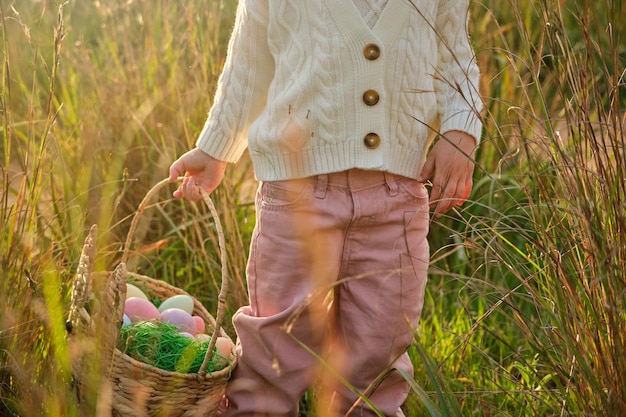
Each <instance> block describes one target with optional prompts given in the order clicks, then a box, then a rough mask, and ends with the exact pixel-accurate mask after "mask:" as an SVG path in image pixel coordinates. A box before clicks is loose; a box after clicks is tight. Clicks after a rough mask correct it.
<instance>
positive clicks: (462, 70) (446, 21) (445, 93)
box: [435, 0, 482, 144]
mask: <svg viewBox="0 0 626 417" xmlns="http://www.w3.org/2000/svg"><path fill="white" fill-rule="evenodd" d="M468 10H469V1H468V0H464V1H460V0H448V1H442V2H441V4H440V5H439V12H438V15H437V22H436V30H437V35H438V36H439V45H438V49H439V62H438V64H437V74H436V77H435V78H436V83H435V85H436V92H437V104H438V107H439V112H440V114H439V116H440V121H441V127H440V131H441V133H445V132H449V131H451V130H460V131H463V132H466V133H468V134H470V135H471V136H473V137H474V139H476V143H477V144H478V143H479V142H480V136H481V130H482V122H481V120H480V111H481V110H482V101H481V98H480V93H479V87H478V78H479V69H478V66H477V64H476V59H475V56H474V51H473V49H472V46H471V44H470V41H469V37H468V33H467V21H468V14H469V11H468Z"/></svg>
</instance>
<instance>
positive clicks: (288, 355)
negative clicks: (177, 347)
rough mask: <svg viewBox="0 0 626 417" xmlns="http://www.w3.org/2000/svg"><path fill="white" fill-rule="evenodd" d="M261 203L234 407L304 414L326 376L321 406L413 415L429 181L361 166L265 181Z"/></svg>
mask: <svg viewBox="0 0 626 417" xmlns="http://www.w3.org/2000/svg"><path fill="white" fill-rule="evenodd" d="M256 208H257V223H256V226H255V231H254V235H253V240H252V244H251V249H250V258H249V263H248V271H247V273H248V277H247V278H248V290H249V296H250V305H249V306H246V307H243V308H241V309H240V310H239V311H238V312H237V313H236V314H235V316H234V318H233V322H234V325H235V329H236V331H237V336H238V341H237V354H238V355H239V364H238V367H237V368H236V370H235V371H234V374H233V377H232V380H231V382H230V383H229V385H228V388H227V398H228V402H229V409H228V411H227V412H226V413H225V414H224V415H225V416H228V417H234V416H246V417H251V416H264V417H269V416H271V417H278V416H280V417H283V416H289V417H292V416H296V415H297V413H298V404H299V400H300V398H301V396H302V395H303V394H304V393H305V392H306V391H307V389H308V388H309V387H312V386H315V387H316V388H318V389H316V390H315V392H318V393H319V394H318V395H317V398H318V399H319V403H318V404H317V405H316V409H317V415H320V416H328V417H334V416H344V415H350V416H375V415H376V413H375V412H374V411H372V406H373V407H375V408H376V409H377V410H379V411H380V412H382V413H383V414H384V415H386V416H402V415H403V414H402V411H401V410H400V406H401V405H402V403H403V402H404V400H405V399H406V397H407V395H408V392H409V385H408V383H407V382H406V379H405V378H404V377H403V376H402V375H401V374H400V372H398V370H402V371H404V372H405V373H406V374H407V375H409V376H412V375H413V367H412V365H411V362H410V360H409V357H408V355H407V353H406V350H407V348H408V347H409V346H410V344H411V342H412V341H413V336H414V331H415V328H416V327H417V325H418V321H419V317H420V313H421V310H422V305H423V300H424V287H425V285H426V276H427V268H428V260H429V248H428V242H427V233H428V226H429V216H428V194H427V191H426V189H425V188H424V186H423V184H421V183H419V182H417V181H415V180H412V179H409V178H405V177H400V176H397V175H393V174H389V173H384V172H380V171H364V170H357V169H353V170H349V171H345V172H339V173H333V174H328V175H319V176H316V177H312V178H306V179H302V180H290V181H278V182H265V183H262V184H261V186H260V188H259V192H258V194H257V207H256ZM363 396H365V397H366V399H364V398H362V397H363Z"/></svg>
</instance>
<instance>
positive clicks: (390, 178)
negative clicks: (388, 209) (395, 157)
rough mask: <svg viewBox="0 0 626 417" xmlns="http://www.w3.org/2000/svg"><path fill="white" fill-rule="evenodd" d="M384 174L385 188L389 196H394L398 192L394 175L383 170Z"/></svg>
mask: <svg viewBox="0 0 626 417" xmlns="http://www.w3.org/2000/svg"><path fill="white" fill-rule="evenodd" d="M383 174H384V175H385V183H386V184H387V190H388V191H389V195H390V196H392V197H393V196H396V195H397V194H398V183H397V182H396V177H395V176H394V175H393V174H392V173H390V172H387V171H384V172H383Z"/></svg>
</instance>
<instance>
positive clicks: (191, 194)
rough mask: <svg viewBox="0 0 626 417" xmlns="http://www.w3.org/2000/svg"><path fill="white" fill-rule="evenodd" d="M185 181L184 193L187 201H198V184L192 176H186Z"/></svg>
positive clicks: (199, 197)
mask: <svg viewBox="0 0 626 417" xmlns="http://www.w3.org/2000/svg"><path fill="white" fill-rule="evenodd" d="M186 179H187V181H185V187H184V194H185V198H186V199H187V200H189V201H198V200H200V199H201V198H202V196H201V195H200V192H199V190H198V185H197V184H196V180H195V178H194V177H187V178H186Z"/></svg>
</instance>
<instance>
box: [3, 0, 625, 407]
mask: <svg viewBox="0 0 626 417" xmlns="http://www.w3.org/2000/svg"><path fill="white" fill-rule="evenodd" d="M0 5H1V8H0V16H1V17H2V19H1V25H2V26H1V33H2V52H3V55H2V69H1V80H0V117H1V119H2V120H1V126H2V141H0V150H1V152H0V153H1V156H2V161H1V162H0V267H1V274H2V280H1V284H0V285H1V287H0V288H1V292H0V312H1V313H0V314H1V316H0V317H1V318H0V415H2V416H5V415H6V416H82V415H86V414H85V409H84V408H83V409H80V408H79V407H78V406H77V405H76V401H75V393H74V391H73V388H72V378H71V372H70V362H71V360H72V358H71V355H70V353H69V351H68V346H67V341H66V334H65V319H66V316H67V309H68V305H69V299H70V291H71V289H70V284H71V281H72V278H73V274H74V273H75V271H76V267H77V263H78V260H79V255H80V250H81V247H82V243H83V239H84V237H85V234H86V232H87V230H88V229H89V226H90V225H92V224H97V225H98V228H99V231H100V232H99V235H98V257H97V262H96V268H98V269H100V270H111V269H112V268H113V267H114V266H115V263H116V262H117V261H118V260H119V258H120V255H121V250H122V244H123V243H124V241H125V239H126V236H127V233H128V226H129V222H130V218H131V217H132V215H133V214H134V212H135V210H136V208H137V205H138V203H139V202H140V200H141V199H142V198H143V196H144V195H145V194H146V192H147V190H148V189H150V188H151V186H152V185H153V184H155V183H156V182H157V181H159V180H160V179H163V178H165V177H166V176H167V168H168V166H169V164H170V163H171V162H172V161H173V160H174V159H175V158H176V156H177V155H180V154H181V153H182V152H184V151H185V150H187V149H189V148H190V147H192V146H193V143H194V141H195V137H196V135H197V134H198V132H199V131H200V129H201V127H202V125H203V123H204V120H205V117H206V112H207V111H208V109H209V106H210V104H211V99H212V96H213V91H214V88H215V83H216V80H217V77H218V75H219V72H220V69H221V65H222V63H223V60H224V54H225V49H226V43H227V40H228V36H229V30H230V28H231V27H232V22H233V17H234V9H235V1H234V0H213V1H199V0H188V1H184V2H182V1H174V0H111V1H108V2H100V1H97V0H94V1H84V2H80V1H62V0H58V1H44V0H39V1H37V0H33V1H23V0H19V1H10V0H0ZM471 7H472V13H473V17H472V20H471V28H470V29H471V34H472V41H473V43H474V45H475V49H476V52H477V59H478V63H479V65H480V68H481V72H482V84H481V89H482V94H483V98H484V102H485V112H484V121H485V130H484V138H483V144H482V146H481V148H480V150H479V152H478V155H477V157H476V160H477V170H476V177H475V188H474V191H473V193H472V195H471V198H470V201H469V202H468V203H467V204H466V205H465V206H463V207H462V208H460V209H458V211H455V212H454V213H450V214H449V215H448V216H446V217H443V218H441V219H438V220H435V221H433V225H432V232H431V246H432V248H433V250H432V268H431V275H430V281H429V286H428V290H427V301H426V305H425V309H424V313H423V319H422V323H421V327H420V328H419V330H418V332H417V334H416V335H415V344H414V346H413V348H412V349H411V354H412V355H413V357H414V362H415V365H416V372H415V375H411V376H408V375H407V378H408V379H409V380H410V381H411V384H412V392H411V394H410V397H409V400H408V401H407V404H406V414H407V416H415V417H419V416H502V417H505V416H506V417H531V416H533V417H534V416H537V417H538V416H607V417H613V416H622V415H626V354H625V353H626V150H625V149H624V146H625V145H624V142H625V139H624V136H625V131H626V119H625V108H626V89H625V76H626V74H625V72H624V68H625V63H626V33H624V31H625V29H624V28H623V24H622V23H623V22H624V21H626V7H624V6H623V5H622V3H621V2H619V1H613V0H599V1H595V2H593V1H589V0H573V1H568V2H565V1H555V0H547V1H539V2H529V1H517V0H505V1H495V0H481V1H478V0H474V1H473V2H472V6H471ZM172 190H173V188H170V189H169V190H166V191H163V192H162V193H160V194H159V195H158V197H157V198H155V199H154V200H155V201H153V202H152V203H151V205H150V207H149V208H148V209H147V210H146V211H145V213H144V214H143V215H142V217H141V222H140V224H139V227H138V229H137V231H136V233H135V234H134V236H133V238H134V242H136V244H135V245H134V247H133V252H132V256H131V258H130V260H129V268H131V269H133V270H135V271H138V272H140V273H142V274H145V275H148V276H152V277H156V278H159V279H163V280H165V281H167V282H170V283H172V284H174V285H176V286H178V287H180V288H184V289H185V290H187V291H189V292H190V293H192V294H194V295H195V296H197V298H198V299H199V300H200V301H202V302H203V304H204V305H205V306H206V307H207V309H208V310H209V311H215V308H216V295H217V292H218V288H219V283H220V278H221V271H220V267H219V259H218V256H217V255H216V249H215V248H216V247H217V243H216V242H217V236H216V234H215V232H214V231H213V227H212V220H211V218H210V216H209V215H208V210H207V209H206V207H203V206H202V205H201V204H193V203H187V202H183V201H174V200H172V199H171V198H170V195H171V192H170V191H172ZM254 191H255V184H254V181H253V178H252V173H251V166H250V163H249V161H248V159H247V158H245V157H244V159H243V160H242V161H241V162H240V163H239V164H237V165H236V166H231V167H229V169H228V172H227V177H226V179H225V181H224V183H223V185H222V186H220V188H219V189H218V190H217V191H216V192H215V193H214V195H213V198H214V201H215V204H216V206H217V207H218V210H219V211H220V213H221V217H222V222H223V224H224V228H225V229H226V231H227V248H226V249H227V253H228V260H229V264H228V268H229V273H230V276H231V277H232V278H233V282H232V286H231V292H230V294H229V297H228V302H227V318H226V328H227V331H228V332H229V333H230V334H233V333H232V328H231V327H230V325H229V319H230V315H231V314H232V313H233V312H234V311H235V309H236V308H237V307H238V306H240V305H242V304H244V303H245V302H246V291H245V277H244V268H245V262H246V255H247V247H248V243H249V238H250V232H251V230H252V227H253V225H254V224H253V223H254V212H253V209H254V208H253V206H252V203H253V195H254ZM233 335H234V334H233ZM315 408H316V405H315V394H314V393H313V392H310V393H307V396H306V398H304V399H303V401H302V415H303V416H309V415H310V416H313V415H315V412H314V410H315ZM89 413H91V414H94V413H95V410H89ZM89 413H88V414H89Z"/></svg>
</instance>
